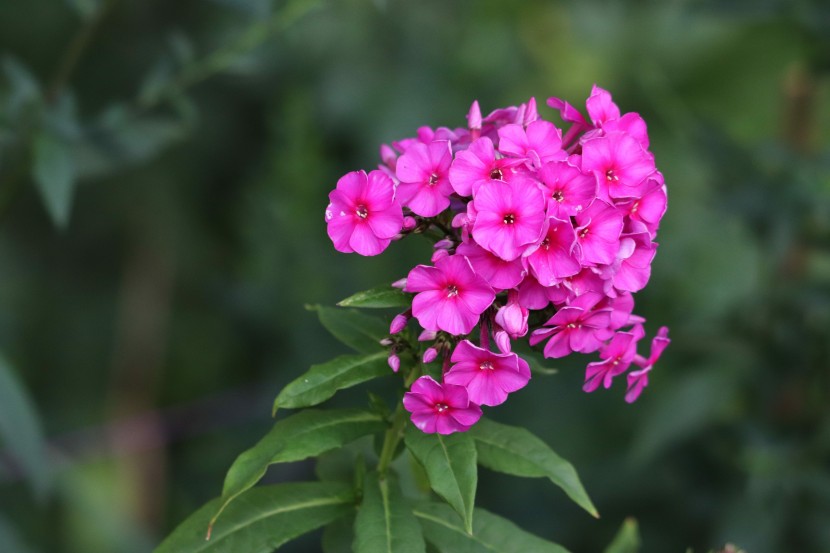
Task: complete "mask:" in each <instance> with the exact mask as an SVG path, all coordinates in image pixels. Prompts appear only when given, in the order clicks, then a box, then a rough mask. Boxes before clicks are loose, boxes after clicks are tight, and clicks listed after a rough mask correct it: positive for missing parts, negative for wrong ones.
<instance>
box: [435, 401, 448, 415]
mask: <svg viewBox="0 0 830 553" xmlns="http://www.w3.org/2000/svg"><path fill="white" fill-rule="evenodd" d="M449 408H450V407H449V405H446V404H444V403H436V404H435V410H436V411H438V412H439V413H443V412H444V411H446V410H447V409H449Z"/></svg>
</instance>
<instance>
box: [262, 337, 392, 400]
mask: <svg viewBox="0 0 830 553" xmlns="http://www.w3.org/2000/svg"><path fill="white" fill-rule="evenodd" d="M388 355H389V354H388V353H387V352H386V351H379V352H377V353H372V354H369V355H366V354H361V355H341V356H340V357H336V358H335V359H332V360H331V361H329V362H327V363H323V364H321V365H312V367H311V368H310V369H309V370H308V371H307V372H306V373H305V374H303V375H302V376H300V377H299V378H297V379H296V380H293V381H292V382H290V383H289V384H288V386H286V387H285V388H283V390H282V391H281V392H280V394H279V395H278V396H277V399H275V400H274V413H276V412H277V409H280V408H283V409H296V408H298V407H311V406H312V405H318V404H320V403H322V402H324V401H326V400H327V399H329V398H330V397H332V396H333V395H334V394H336V393H337V391H338V390H343V389H345V388H351V387H352V386H357V385H358V384H362V383H363V382H367V381H369V380H372V379H373V378H377V377H379V376H384V375H387V374H392V369H390V368H389V366H388V365H387V363H386V357H387V356H388Z"/></svg>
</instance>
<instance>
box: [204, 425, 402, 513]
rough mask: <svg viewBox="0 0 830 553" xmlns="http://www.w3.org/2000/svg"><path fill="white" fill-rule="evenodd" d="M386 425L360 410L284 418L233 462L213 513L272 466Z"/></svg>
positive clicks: (323, 449) (378, 429)
mask: <svg viewBox="0 0 830 553" xmlns="http://www.w3.org/2000/svg"><path fill="white" fill-rule="evenodd" d="M384 428H386V423H385V422H384V421H383V419H381V418H380V417H379V416H378V415H376V414H374V413H368V412H366V411H360V410H358V409H336V410H331V411H320V410H316V409H311V410H308V411H303V412H301V413H298V414H296V415H293V416H291V417H289V418H287V419H284V420H281V421H280V422H278V423H277V424H275V425H274V427H273V428H272V429H271V431H270V432H269V433H268V434H266V436H265V437H264V438H262V439H261V440H260V441H259V442H258V443H257V444H256V445H255V446H254V447H252V448H251V449H249V450H247V451H245V452H244V453H242V454H241V455H240V456H239V457H237V458H236V460H235V461H234V462H233V465H231V468H230V470H228V474H227V476H225V485H224V487H223V488H222V501H221V504H220V506H218V507H217V510H216V511H215V512H214V514H215V516H214V520H216V519H218V518H219V515H220V514H222V512H223V510H224V509H225V508H226V507H227V506H228V505H229V504H230V503H231V502H232V501H233V500H234V499H236V498H237V497H239V495H240V494H241V493H242V492H244V491H246V490H248V489H249V488H251V487H252V486H253V485H254V484H256V483H257V482H258V481H259V480H260V479H261V478H262V477H263V476H264V475H265V471H266V470H267V469H268V466H269V465H273V464H276V463H289V462H292V461H301V460H303V459H307V458H309V457H314V456H316V455H320V454H321V453H325V452H326V451H330V450H332V449H335V448H338V447H341V446H343V445H345V444H347V443H349V442H351V441H353V440H356V439H357V438H359V437H361V436H365V435H367V434H372V433H374V432H380V431H381V430H383V429H384Z"/></svg>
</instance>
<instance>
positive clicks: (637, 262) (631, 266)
mask: <svg viewBox="0 0 830 553" xmlns="http://www.w3.org/2000/svg"><path fill="white" fill-rule="evenodd" d="M655 253H657V244H656V243H654V242H652V241H651V238H650V236H649V235H648V233H646V232H642V233H640V234H633V235H631V236H625V237H623V238H622V240H620V251H619V253H618V254H617V261H616V262H615V263H614V269H615V272H614V275H613V277H611V278H612V282H613V283H614V288H616V289H617V290H621V291H626V292H637V291H639V290H642V289H643V288H645V286H646V284H647V283H648V279H649V278H650V277H651V262H652V260H653V259H654V254H655Z"/></svg>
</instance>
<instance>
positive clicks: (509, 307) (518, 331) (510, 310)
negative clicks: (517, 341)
mask: <svg viewBox="0 0 830 553" xmlns="http://www.w3.org/2000/svg"><path fill="white" fill-rule="evenodd" d="M529 316H530V311H529V310H528V309H527V308H526V307H522V306H521V304H520V303H519V292H518V291H516V290H510V292H508V294H507V303H506V304H504V305H503V306H502V307H500V308H499V310H498V311H497V312H496V317H495V320H496V324H498V325H499V326H500V327H502V328H503V329H504V330H505V331H506V332H507V334H508V335H509V336H510V337H511V338H519V337H521V336H524V335H525V334H527V319H528V317H529Z"/></svg>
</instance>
